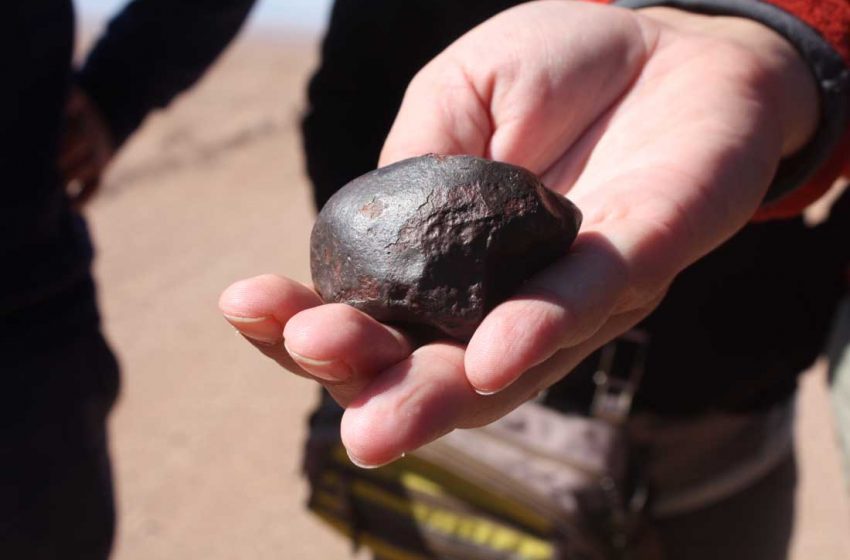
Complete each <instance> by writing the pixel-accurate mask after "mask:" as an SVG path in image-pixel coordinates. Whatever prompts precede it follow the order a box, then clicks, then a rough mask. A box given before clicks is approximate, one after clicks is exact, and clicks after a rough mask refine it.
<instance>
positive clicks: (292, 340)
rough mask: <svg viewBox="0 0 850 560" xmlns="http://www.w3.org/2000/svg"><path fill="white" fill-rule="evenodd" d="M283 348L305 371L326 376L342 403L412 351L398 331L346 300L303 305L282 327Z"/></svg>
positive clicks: (411, 345)
mask: <svg viewBox="0 0 850 560" xmlns="http://www.w3.org/2000/svg"><path fill="white" fill-rule="evenodd" d="M283 334H284V338H285V340H286V342H285V345H284V346H285V349H286V351H287V353H288V354H289V355H290V356H291V357H292V358H293V360H294V361H295V363H296V364H298V365H299V366H300V367H301V368H302V369H303V370H305V371H306V372H307V373H309V374H311V375H313V376H314V377H316V378H318V379H320V380H323V381H325V382H327V386H328V390H329V391H330V392H331V394H332V395H333V396H334V397H335V398H336V399H337V401H338V402H340V404H342V405H343V406H345V405H346V404H348V402H349V401H350V400H351V399H352V398H353V397H355V396H356V395H357V394H359V393H360V391H361V390H362V389H363V388H364V387H365V386H366V385H367V384H368V383H369V382H370V381H371V380H372V379H373V378H374V376H375V375H376V374H377V373H378V372H380V371H383V370H385V369H387V368H388V367H390V366H392V365H393V364H395V363H397V362H399V361H401V360H403V359H404V358H406V357H407V356H409V355H410V352H411V351H412V349H413V343H412V342H411V341H410V340H409V339H408V337H407V336H405V335H404V334H403V333H402V332H401V331H399V330H397V329H394V328H392V327H390V326H388V325H385V324H383V323H380V322H378V321H376V320H375V319H373V318H372V317H370V316H368V315H366V314H365V313H363V312H361V311H359V310H357V309H355V308H353V307H351V306H349V305H344V304H328V305H321V306H318V307H312V308H310V309H306V310H304V311H301V312H300V313H298V314H296V315H295V316H293V317H292V318H291V319H290V320H289V321H287V323H286V325H285V327H284V331H283Z"/></svg>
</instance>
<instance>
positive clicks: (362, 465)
mask: <svg viewBox="0 0 850 560" xmlns="http://www.w3.org/2000/svg"><path fill="white" fill-rule="evenodd" d="M345 452H346V453H348V460H349V461H351V462H352V463H354V466H355V467H360V468H361V469H368V470H371V469H379V468H381V467H384V466H386V465H389V464H390V463H394V462H395V461H398V460H399V459H403V458H404V453H402V454H401V455H399V456H398V457H395V458H394V459H390V460H389V461H387V462H386V463H380V464H378V465H370V464H368V463H365V462H363V461H361V460H360V459H358V458H357V457H355V456H354V455H352V454H351V451H349V450H348V449H347V448H346V450H345Z"/></svg>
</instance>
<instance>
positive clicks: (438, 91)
mask: <svg viewBox="0 0 850 560" xmlns="http://www.w3.org/2000/svg"><path fill="white" fill-rule="evenodd" d="M491 135H492V127H491V124H490V111H489V107H488V106H487V105H486V104H485V102H484V100H483V98H482V97H481V95H480V94H479V92H478V91H477V90H476V87H475V85H474V82H473V81H472V80H471V79H470V78H469V76H468V75H467V73H466V70H465V69H464V67H463V66H462V65H461V64H460V63H458V62H457V60H456V59H453V58H450V57H445V56H440V57H438V58H436V59H434V61H432V62H431V63H430V64H429V65H428V66H426V67H425V68H423V69H422V70H421V71H420V72H419V73H418V74H417V75H416V77H415V78H414V79H413V81H412V82H411V83H410V85H409V86H408V89H407V92H406V93H405V96H404V100H403V101H402V104H401V108H400V109H399V112H398V115H397V116H396V120H395V122H394V123H393V126H392V128H391V129H390V132H389V135H388V136H387V139H386V142H385V143H384V148H383V150H382V152H381V157H380V162H379V166H381V167H382V166H385V165H388V164H390V163H394V162H396V161H399V160H402V159H406V158H409V157H415V156H420V155H423V154H427V153H436V154H441V155H457V154H469V155H475V156H482V157H483V156H486V155H487V153H486V149H487V143H488V140H489V138H490V137H491Z"/></svg>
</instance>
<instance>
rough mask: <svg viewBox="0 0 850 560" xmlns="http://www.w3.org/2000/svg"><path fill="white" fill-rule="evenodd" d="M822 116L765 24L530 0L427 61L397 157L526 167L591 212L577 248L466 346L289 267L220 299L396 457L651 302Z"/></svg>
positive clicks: (370, 444) (519, 388)
mask: <svg viewBox="0 0 850 560" xmlns="http://www.w3.org/2000/svg"><path fill="white" fill-rule="evenodd" d="M816 115H817V106H816V93H815V88H814V85H813V80H812V79H811V78H810V77H809V76H808V73H807V70H806V68H805V67H804V66H803V65H802V63H801V62H800V61H799V60H797V57H796V54H795V53H794V51H793V49H792V48H791V47H790V46H789V45H787V44H786V43H785V42H784V41H783V40H782V39H781V38H779V37H778V36H776V35H774V34H773V32H771V31H769V30H767V29H766V28H763V27H761V26H760V25H758V24H755V23H752V22H749V21H746V20H738V19H733V18H708V17H704V16H697V15H690V14H684V13H681V12H678V11H675V10H669V9H653V10H646V11H644V12H643V13H641V14H636V13H634V12H628V11H624V10H619V9H616V8H610V7H603V6H594V5H588V4H582V3H577V2H565V1H559V0H551V1H545V2H532V3H529V4H524V5H522V6H519V7H517V8H514V9H512V10H508V11H506V12H503V13H502V14H500V15H499V16H497V17H495V18H493V19H491V20H489V21H488V22H485V23H484V24H482V25H481V26H479V27H478V28H476V29H474V30H473V31H471V32H470V33H468V34H467V35H465V36H464V37H462V38H461V39H460V40H459V41H458V42H456V43H455V44H454V45H452V46H451V47H449V48H448V49H447V50H446V51H445V52H444V53H442V54H441V55H440V56H439V57H437V58H436V59H435V60H434V61H433V62H432V63H431V64H429V65H428V66H427V67H426V68H425V69H423V70H422V71H421V72H420V73H419V75H418V76H417V77H416V78H415V80H414V81H413V83H412V84H411V86H410V88H409V90H408V92H407V94H406V96H405V101H404V103H403V105H402V108H401V110H400V112H399V115H398V117H397V120H396V123H395V125H394V126H393V129H392V131H391V132H390V135H389V137H388V139H387V142H386V145H385V148H384V152H383V154H382V164H387V163H391V162H393V161H396V160H399V159H402V158H405V157H410V156H415V155H420V154H423V153H427V152H437V153H447V154H452V153H467V154H474V155H481V156H486V157H489V158H492V159H496V160H500V161H506V162H509V163H514V164H517V165H521V166H524V167H527V168H529V169H531V170H532V171H534V172H536V173H538V174H539V175H541V176H542V177H543V179H544V182H545V183H546V184H547V185H548V186H549V187H550V188H552V189H554V190H556V191H559V192H561V193H564V194H568V195H569V197H570V198H571V199H572V200H573V201H574V202H575V203H576V204H577V205H578V206H579V208H581V209H582V211H583V213H584V216H585V219H584V225H583V227H582V231H581V234H580V235H579V238H578V240H577V241H576V243H575V245H574V246H573V249H572V250H571V252H570V253H569V255H567V256H566V257H565V258H564V259H562V260H561V261H559V262H557V263H555V264H554V265H553V266H551V267H549V268H548V269H546V270H544V271H543V272H542V273H540V274H539V275H537V276H536V277H535V278H533V279H532V280H531V281H529V282H528V283H527V284H526V285H525V286H524V287H523V289H522V290H521V293H519V294H517V295H516V296H515V297H513V298H512V299H510V300H509V301H507V302H505V303H503V304H502V305H500V306H498V307H497V308H496V309H494V310H493V311H492V312H491V313H490V314H489V315H488V316H487V318H486V319H485V320H484V322H483V323H482V325H481V326H480V327H479V328H478V330H477V331H476V333H475V334H474V336H473V337H472V339H471V341H470V342H469V344H468V345H467V346H466V347H463V346H460V345H458V344H455V343H452V342H437V343H432V344H428V345H426V346H422V347H419V348H416V349H414V348H413V345H412V344H411V342H410V341H409V340H408V339H407V338H406V337H405V336H404V334H403V333H401V332H399V331H397V330H395V329H393V328H391V327H389V326H386V325H382V324H380V323H378V322H376V321H374V320H373V319H371V318H369V317H367V316H365V315H363V314H362V313H360V312H358V311H356V310H354V309H352V308H350V307H347V306H344V305H338V304H336V305H335V304H331V305H324V304H322V302H321V301H320V299H319V298H318V296H316V295H315V294H314V293H313V292H312V291H311V290H309V289H308V288H306V287H304V286H301V285H299V284H296V283H295V282H293V281H291V280H289V279H286V278H282V277H276V276H264V277H260V278H255V279H251V280H246V281H243V282H240V283H237V284H235V285H234V286H232V287H231V288H229V289H228V290H227V291H226V292H225V293H224V294H223V296H222V299H221V307H222V310H223V311H224V313H225V314H226V315H227V316H228V318H229V320H230V321H231V322H232V323H233V324H234V325H236V326H237V328H239V329H240V331H241V332H243V334H245V335H246V336H247V337H248V338H249V339H251V340H253V341H254V342H255V343H256V344H257V346H258V348H260V349H261V350H263V351H264V352H265V353H266V354H268V355H270V356H271V357H273V358H275V359H277V360H278V361H279V362H280V363H281V364H282V365H284V366H285V367H287V368H288V369H290V370H292V371H294V372H296V373H298V374H301V375H306V376H308V377H312V378H314V379H316V380H318V381H320V382H322V383H323V384H325V386H326V387H327V388H328V389H329V390H330V391H331V393H332V394H334V396H335V397H336V398H337V400H339V401H340V402H341V403H342V404H343V405H345V406H346V408H347V410H346V413H345V416H344V417H343V423H342V435H343V441H344V443H345V445H346V447H347V449H348V450H349V453H350V454H351V455H352V458H353V459H354V460H355V461H356V462H358V463H360V464H364V465H377V464H382V463H385V462H388V461H391V460H393V459H395V458H396V457H398V456H400V455H401V454H402V453H403V452H405V451H410V450H412V449H415V448H417V447H419V446H421V445H423V444H425V443H427V442H429V441H431V440H433V439H434V438H436V437H439V436H440V435H442V434H444V433H446V432H448V431H450V430H452V429H454V428H458V427H471V426H477V425H481V424H484V423H487V422H490V421H492V420H494V419H496V418H498V417H500V416H502V415H504V414H506V413H507V412H509V411H510V410H513V409H514V408H515V407H517V406H519V405H520V404H521V403H522V402H524V401H526V400H527V399H529V398H530V397H533V396H534V395H535V394H537V392H539V391H540V390H541V389H543V388H545V387H547V386H549V385H551V384H552V383H554V382H556V381H557V380H558V379H560V378H561V377H563V376H564V375H565V374H567V373H568V372H569V371H570V370H571V369H572V368H573V367H574V366H575V365H576V364H577V363H578V362H579V361H580V360H581V359H583V358H584V357H586V356H587V355H588V354H589V353H590V352H592V351H593V350H595V349H596V348H598V347H600V346H601V345H603V344H604V343H605V342H607V341H608V340H610V339H612V338H614V337H616V336H617V335H619V334H621V333H622V332H624V331H625V330H627V329H629V328H630V327H632V326H633V325H634V324H636V323H637V322H638V321H640V320H641V319H642V318H644V317H645V316H646V315H647V314H648V313H650V312H651V311H652V309H653V308H654V307H655V306H656V305H657V303H658V302H659V301H660V300H661V298H662V297H663V294H664V292H665V290H666V288H667V286H669V284H670V282H672V281H673V279H674V278H675V276H676V274H678V273H679V272H680V271H681V270H682V269H684V268H685V267H686V266H688V265H689V264H691V263H692V262H694V261H695V260H697V259H698V258H699V257H701V256H702V255H704V254H705V253H707V252H708V251H711V250H712V249H713V248H714V247H716V246H718V245H719V244H720V243H722V242H723V241H724V240H725V239H726V238H728V237H729V236H731V235H732V234H733V233H735V232H736V231H737V230H738V229H740V228H741V227H742V226H743V225H744V224H745V223H746V222H747V221H748V219H749V218H750V217H751V216H752V214H753V213H754V211H755V210H756V209H757V207H758V205H759V203H760V201H761V199H762V197H763V196H764V193H765V191H766V189H767V186H768V184H769V182H770V180H771V177H772V175H773V173H774V171H775V169H776V166H777V164H778V162H779V160H780V159H781V157H782V156H783V155H787V154H789V153H791V152H793V151H794V150H796V149H797V148H799V147H800V146H801V145H802V144H803V143H805V141H806V139H807V138H808V136H809V135H810V134H811V132H812V130H811V129H812V127H813V123H814V122H815V120H816ZM284 338H285V344H284V343H283V340H284Z"/></svg>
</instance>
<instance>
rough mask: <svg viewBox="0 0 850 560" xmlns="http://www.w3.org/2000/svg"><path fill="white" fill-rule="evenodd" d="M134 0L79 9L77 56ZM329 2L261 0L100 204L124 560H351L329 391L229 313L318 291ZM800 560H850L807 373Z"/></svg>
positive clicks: (834, 462) (827, 432)
mask: <svg viewBox="0 0 850 560" xmlns="http://www.w3.org/2000/svg"><path fill="white" fill-rule="evenodd" d="M123 3H124V2H123V1H121V0H77V2H76V5H77V9H78V13H79V19H80V26H79V30H80V33H79V39H78V52H79V53H80V55H81V56H82V55H84V53H85V50H86V48H87V46H88V45H89V44H90V42H91V40H92V38H93V37H94V36H96V33H97V32H98V30H99V29H100V28H101V27H102V26H103V25H104V23H105V22H106V21H107V19H108V16H109V14H110V13H112V12H113V11H114V10H115V9H116V8H118V7H120V6H121V5H122V4H123ZM330 4H331V0H261V1H260V2H259V4H258V6H257V8H256V9H255V12H254V14H253V15H252V17H251V20H250V22H249V24H248V25H247V27H246V28H245V29H244V30H243V32H242V34H241V36H240V38H239V39H238V40H237V41H236V42H235V43H234V44H233V45H232V47H231V48H230V49H229V50H228V52H227V53H226V54H225V56H223V57H222V58H221V59H220V61H219V62H218V64H217V65H216V67H215V68H214V69H213V71H212V72H210V73H209V74H208V75H207V76H206V78H205V79H204V80H203V81H202V83H201V84H200V85H199V86H198V87H197V88H195V89H194V90H193V91H192V92H191V93H189V94H187V95H185V96H184V97H181V98H179V99H178V100H177V101H176V102H175V103H174V104H173V105H172V106H171V107H170V108H169V109H168V110H167V111H164V112H162V113H160V114H157V115H154V116H153V117H151V118H149V119H148V121H147V122H146V124H145V125H144V127H143V129H142V130H141V131H140V132H139V133H138V134H136V135H135V137H134V138H133V139H132V140H131V141H130V143H129V144H128V145H127V146H126V147H125V149H124V150H123V152H122V153H121V155H120V157H119V158H118V160H117V161H116V162H115V163H114V165H113V166H112V167H111V169H110V171H109V173H108V175H107V177H106V181H105V184H104V185H103V188H102V190H101V191H100V194H99V196H98V197H97V198H96V199H95V200H94V202H93V203H92V204H91V205H90V206H89V207H88V208H87V210H86V212H87V214H88V216H89V218H90V220H91V226H92V229H93V233H94V237H95V242H96V244H97V250H98V258H97V263H96V273H97V278H98V280H99V283H100V301H101V304H102V310H103V314H104V323H105V330H106V333H107V336H108V337H109V339H110V341H111V342H112V344H113V347H114V349H115V351H116V352H117V354H118V356H119V359H120V361H121V363H122V374H123V388H122V397H121V400H120V403H119V405H118V407H117V410H116V413H115V414H114V415H113V417H112V423H111V437H112V442H111V447H112V452H113V457H114V466H115V478H116V484H117V494H118V501H119V531H118V540H117V544H116V553H115V558H116V559H117V560H136V559H139V560H141V559H145V560H159V559H163V560H164V559H174V558H181V559H186V560H194V559H204V560H218V559H231V558H251V559H257V560H260V559H287V560H302V559H303V560H306V559H316V558H321V559H326V558H327V559H337V558H348V557H350V546H349V544H348V543H346V542H345V541H343V540H341V539H339V538H338V537H337V536H335V534H333V533H332V532H331V531H329V530H328V529H326V528H325V527H324V526H323V525H322V524H321V523H320V522H319V521H317V520H315V519H313V518H312V517H311V516H309V515H308V514H307V513H306V511H305V510H304V508H303V504H304V501H305V497H306V496H305V490H306V489H305V485H304V484H303V483H302V480H301V478H300V475H299V468H300V466H299V460H300V448H301V444H302V440H303V437H304V433H305V421H306V415H307V412H308V411H309V409H310V408H311V407H312V406H313V402H314V399H315V396H316V394H315V389H314V387H313V386H311V385H310V384H309V383H307V382H305V381H303V380H300V379H297V378H295V377H293V376H288V375H286V374H284V373H283V372H282V371H280V370H279V368H277V367H276V366H275V365H273V364H272V363H271V362H270V361H267V360H265V359H263V358H262V357H261V356H260V355H259V353H257V352H256V351H254V350H253V349H252V348H250V347H249V345H248V344H246V343H244V342H243V341H242V340H240V339H239V338H238V337H237V335H236V334H235V332H234V331H233V329H232V328H230V327H229V326H228V325H227V324H226V323H225V322H224V320H222V319H221V317H220V316H219V314H218V312H217V307H216V302H217V299H218V295H219V293H220V292H221V291H222V290H223V289H224V288H225V287H226V286H227V285H228V284H230V283H231V282H232V281H234V280H237V279H239V278H243V277H247V276H251V275H255V274H260V273H264V272H279V273H285V274H287V275H289V276H293V277H295V278H298V279H301V280H306V279H308V277H309V272H308V252H307V244H308V239H309V231H310V225H311V222H312V216H313V209H312V206H311V202H310V194H309V184H308V183H307V180H306V179H305V176H304V173H303V169H302V168H303V164H302V159H301V148H300V140H299V136H298V124H299V119H300V114H301V111H302V108H303V106H304V91H305V86H306V82H307V79H308V78H309V75H310V71H311V69H312V68H313V66H314V65H315V63H316V61H317V56H318V45H319V40H320V38H321V32H322V28H323V25H324V23H325V21H326V18H327V16H328V11H329V9H330ZM799 410H800V416H799V421H798V429H797V441H798V449H799V452H800V463H801V465H800V473H801V478H802V483H801V485H800V489H799V497H798V503H799V508H798V520H797V524H796V530H795V535H794V544H793V556H792V557H793V558H794V559H796V560H803V559H806V560H808V559H819V560H832V559H835V560H839V559H844V558H850V506H848V501H847V499H846V493H845V492H844V491H843V490H844V488H845V487H844V484H843V482H842V480H841V473H840V465H839V459H838V456H837V451H836V448H835V441H834V435H833V429H832V417H831V412H830V410H829V406H828V403H827V397H826V391H825V389H824V386H823V368H822V367H821V366H818V367H815V368H814V369H813V371H812V372H810V373H809V374H808V375H806V377H805V378H804V386H803V391H802V393H801V397H800V403H799Z"/></svg>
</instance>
